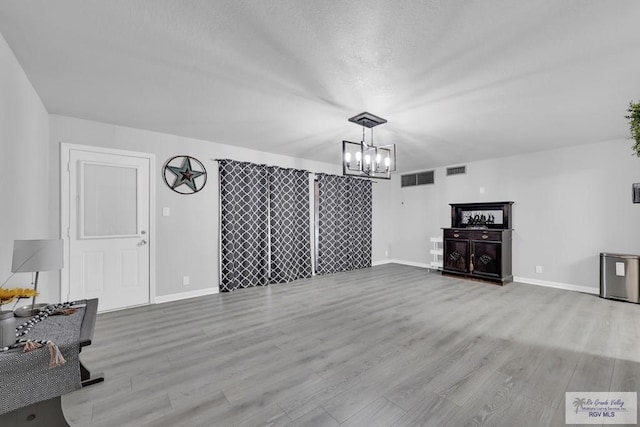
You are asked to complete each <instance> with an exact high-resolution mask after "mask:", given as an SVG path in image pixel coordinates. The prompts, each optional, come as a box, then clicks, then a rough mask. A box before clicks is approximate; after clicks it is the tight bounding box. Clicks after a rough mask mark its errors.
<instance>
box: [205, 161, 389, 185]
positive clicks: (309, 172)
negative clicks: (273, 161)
mask: <svg viewBox="0 0 640 427" xmlns="http://www.w3.org/2000/svg"><path fill="white" fill-rule="evenodd" d="M209 160H211V161H214V162H222V161H225V160H227V161H230V162H237V163H250V164H252V165H257V166H266V167H270V168H279V169H284V170H292V171H301V172H307V173H308V174H312V175H316V176H317V175H331V176H339V177H342V176H344V175H336V174H332V173H326V172H311V171H309V170H306V169H296V168H284V167H282V166H273V165H267V164H264V163H253V162H247V161H242V160H233V159H209ZM348 177H351V178H358V179H369V180H370V181H371V182H372V183H373V184H377V183H378V181H374V180H373V179H371V178H367V177H364V176H353V175H351V176H348Z"/></svg>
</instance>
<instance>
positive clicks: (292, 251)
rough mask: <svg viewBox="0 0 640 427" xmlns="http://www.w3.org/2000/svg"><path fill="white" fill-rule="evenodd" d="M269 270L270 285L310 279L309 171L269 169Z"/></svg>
mask: <svg viewBox="0 0 640 427" xmlns="http://www.w3.org/2000/svg"><path fill="white" fill-rule="evenodd" d="M268 171H269V172H268V173H269V222H270V231H271V236H270V237H271V254H270V255H271V269H270V272H269V276H270V277H269V283H286V282H291V281H293V280H296V279H301V278H307V277H311V228H310V225H309V212H310V211H309V172H307V171H303V170H295V169H283V168H278V167H268Z"/></svg>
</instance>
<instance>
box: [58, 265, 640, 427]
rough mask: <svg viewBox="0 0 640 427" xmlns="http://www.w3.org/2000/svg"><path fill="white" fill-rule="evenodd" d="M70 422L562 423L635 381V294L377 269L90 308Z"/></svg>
mask: <svg viewBox="0 0 640 427" xmlns="http://www.w3.org/2000/svg"><path fill="white" fill-rule="evenodd" d="M81 357H82V359H83V361H84V362H85V363H86V364H87V365H88V366H89V368H90V369H91V370H92V371H104V374H105V377H106V381H105V382H104V383H101V384H96V385H93V386H90V387H88V388H85V389H83V390H79V391H77V392H74V393H72V394H69V395H67V396H65V397H64V399H63V406H64V410H65V414H66V416H67V419H68V420H69V422H70V423H72V425H77V426H89V425H100V426H141V425H149V426H264V425H269V426H338V425H341V426H366V427H369V426H418V425H433V426H464V425H487V426H526V425H532V426H546V425H554V426H555V425H558V426H560V425H564V416H565V413H564V405H565V403H564V393H565V391H603V390H604V391H606V390H612V391H637V392H640V305H635V304H629V303H622V302H616V301H609V300H603V299H600V298H598V297H597V296H595V295H588V294H581V293H577V292H570V291H563V290H557V289H550V288H543V287H537V286H531V285H525V284H520V283H511V284H508V285H506V286H504V287H499V286H495V285H491V284H487V283H482V282H475V281H466V280H458V279H455V278H450V277H443V276H441V275H439V274H437V273H429V272H428V271H427V270H424V269H420V268H414V267H407V266H401V265H396V264H388V265H383V266H378V267H373V268H368V269H363V270H359V271H353V272H348V273H340V274H335V275H330V276H324V277H314V278H312V279H307V280H301V281H298V282H294V283H289V284H283V285H272V286H269V287H261V288H252V289H246V290H240V291H236V292H233V293H230V294H218V295H212V296H207V297H202V298H197V299H190V300H183V301H178V302H173V303H167V304H159V305H154V306H148V307H142V308H134V309H128V310H122V311H119V312H113V313H106V314H101V315H99V317H98V322H97V325H96V333H95V337H94V341H93V344H92V345H91V346H90V347H87V348H86V349H85V350H84V351H83V352H82V354H81Z"/></svg>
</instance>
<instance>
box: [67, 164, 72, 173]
mask: <svg viewBox="0 0 640 427" xmlns="http://www.w3.org/2000/svg"><path fill="white" fill-rule="evenodd" d="M67 172H71V162H67Z"/></svg>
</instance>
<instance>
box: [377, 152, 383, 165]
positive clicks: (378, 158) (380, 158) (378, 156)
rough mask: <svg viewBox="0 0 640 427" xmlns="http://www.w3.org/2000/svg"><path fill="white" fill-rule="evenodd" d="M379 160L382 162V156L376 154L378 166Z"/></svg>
mask: <svg viewBox="0 0 640 427" xmlns="http://www.w3.org/2000/svg"><path fill="white" fill-rule="evenodd" d="M381 160H382V156H381V155H380V154H379V153H378V154H376V165H380V161H381Z"/></svg>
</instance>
